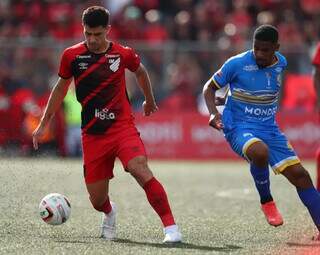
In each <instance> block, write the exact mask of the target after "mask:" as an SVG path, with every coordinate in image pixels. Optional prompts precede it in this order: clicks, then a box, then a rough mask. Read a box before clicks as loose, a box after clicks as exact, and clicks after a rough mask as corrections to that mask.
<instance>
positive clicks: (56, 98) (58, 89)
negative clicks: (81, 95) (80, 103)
mask: <svg viewBox="0 0 320 255" xmlns="http://www.w3.org/2000/svg"><path fill="white" fill-rule="evenodd" d="M71 80H72V79H71V78H70V79H67V80H66V79H62V78H59V79H58V81H57V83H56V84H55V86H54V87H53V89H52V91H51V94H50V97H49V100H48V103H47V106H46V108H45V110H44V113H43V115H42V117H41V120H40V123H39V125H38V126H37V127H36V129H35V130H34V131H33V133H32V141H33V147H34V149H36V150H37V149H38V141H39V138H40V137H41V135H42V133H43V131H44V128H45V127H46V126H47V124H48V123H49V121H50V120H51V118H52V117H53V116H54V114H55V112H56V111H57V110H58V108H59V106H60V105H61V103H62V101H63V99H64V97H65V95H66V94H67V91H68V87H69V85H70V83H71Z"/></svg>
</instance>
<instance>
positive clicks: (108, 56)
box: [105, 54, 120, 58]
mask: <svg viewBox="0 0 320 255" xmlns="http://www.w3.org/2000/svg"><path fill="white" fill-rule="evenodd" d="M105 56H106V58H118V57H120V55H119V54H106V55H105Z"/></svg>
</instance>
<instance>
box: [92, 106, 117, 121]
mask: <svg viewBox="0 0 320 255" xmlns="http://www.w3.org/2000/svg"><path fill="white" fill-rule="evenodd" d="M94 117H96V118H98V119H100V120H114V119H115V118H116V115H115V114H114V113H113V112H110V111H109V109H108V108H103V109H102V110H101V111H100V109H97V108H96V109H95V110H94Z"/></svg>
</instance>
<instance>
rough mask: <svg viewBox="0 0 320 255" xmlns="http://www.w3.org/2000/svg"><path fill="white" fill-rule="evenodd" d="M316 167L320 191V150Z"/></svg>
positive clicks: (319, 150)
mask: <svg viewBox="0 0 320 255" xmlns="http://www.w3.org/2000/svg"><path fill="white" fill-rule="evenodd" d="M316 161H317V164H316V167H317V189H318V191H320V148H318V150H317V152H316Z"/></svg>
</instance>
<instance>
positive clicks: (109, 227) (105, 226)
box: [101, 202, 117, 240]
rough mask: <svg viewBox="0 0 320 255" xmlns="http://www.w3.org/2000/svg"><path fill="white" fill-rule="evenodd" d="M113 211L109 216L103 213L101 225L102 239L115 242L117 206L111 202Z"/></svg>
mask: <svg viewBox="0 0 320 255" xmlns="http://www.w3.org/2000/svg"><path fill="white" fill-rule="evenodd" d="M110 204H111V207H112V210H111V212H109V213H108V214H105V213H103V215H102V224H101V237H102V238H104V239H106V240H114V239H115V238H116V212H117V208H116V204H115V203H113V202H110Z"/></svg>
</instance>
